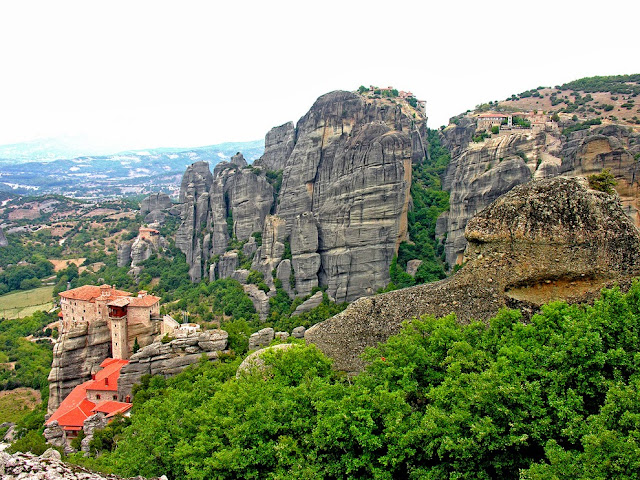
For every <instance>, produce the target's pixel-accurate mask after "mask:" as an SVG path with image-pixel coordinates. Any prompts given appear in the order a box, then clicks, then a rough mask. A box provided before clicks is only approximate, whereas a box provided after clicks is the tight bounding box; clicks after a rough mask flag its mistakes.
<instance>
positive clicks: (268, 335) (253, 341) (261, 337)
mask: <svg viewBox="0 0 640 480" xmlns="http://www.w3.org/2000/svg"><path fill="white" fill-rule="evenodd" d="M274 338H275V331H274V330H273V328H271V327H267V328H263V329H262V330H258V331H257V332H255V333H252V334H251V336H250V337H249V350H255V349H257V348H262V347H266V346H267V345H269V344H270V343H271V342H272V341H273V339H274Z"/></svg>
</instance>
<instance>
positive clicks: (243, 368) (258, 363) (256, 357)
mask: <svg viewBox="0 0 640 480" xmlns="http://www.w3.org/2000/svg"><path fill="white" fill-rule="evenodd" d="M296 347H297V346H296V345H295V344H293V343H280V344H278V345H272V346H271V347H267V348H262V349H260V350H257V351H255V352H253V353H251V354H249V355H247V358H245V359H244V360H243V361H242V363H241V364H240V365H239V366H238V369H237V370H236V378H240V377H241V376H242V375H250V374H251V373H253V372H256V371H264V369H265V364H264V358H263V355H264V354H265V353H267V352H277V351H282V350H288V349H290V348H296Z"/></svg>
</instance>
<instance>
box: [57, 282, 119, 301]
mask: <svg viewBox="0 0 640 480" xmlns="http://www.w3.org/2000/svg"><path fill="white" fill-rule="evenodd" d="M101 294H102V288H101V287H98V286H96V285H83V286H82V287H78V288H72V289H71V290H66V291H64V292H60V296H61V297H62V298H68V299H69V300H83V301H85V302H93V301H95V299H96V297H99V296H100V295H101ZM128 295H131V293H130V292H125V291H123V290H116V289H115V288H113V287H110V289H109V298H112V299H115V298H118V297H126V296H128Z"/></svg>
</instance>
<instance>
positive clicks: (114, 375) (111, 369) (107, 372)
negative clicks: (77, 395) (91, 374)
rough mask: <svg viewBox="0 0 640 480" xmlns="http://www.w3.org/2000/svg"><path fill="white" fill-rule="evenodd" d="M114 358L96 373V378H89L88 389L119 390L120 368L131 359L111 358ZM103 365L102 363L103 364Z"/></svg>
mask: <svg viewBox="0 0 640 480" xmlns="http://www.w3.org/2000/svg"><path fill="white" fill-rule="evenodd" d="M110 360H113V361H111V362H108V363H106V364H105V362H102V364H103V365H104V367H103V368H102V370H100V371H99V372H97V373H96V378H95V380H89V381H88V382H85V383H84V384H83V385H86V387H85V388H86V389H87V390H106V391H109V392H116V391H117V390H118V377H120V369H122V367H124V366H125V365H126V364H127V363H129V360H120V359H110ZM101 366H102V365H101Z"/></svg>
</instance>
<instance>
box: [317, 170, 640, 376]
mask: <svg viewBox="0 0 640 480" xmlns="http://www.w3.org/2000/svg"><path fill="white" fill-rule="evenodd" d="M466 238H467V241H468V242H469V243H468V246H467V249H466V251H465V259H466V262H467V263H466V265H465V267H464V268H462V269H461V270H460V271H459V272H458V273H456V274H455V275H454V276H453V277H450V278H448V279H445V280H442V281H440V282H436V283H432V284H426V285H419V286H416V287H411V288H406V289H403V290H397V291H394V292H389V293H386V294H383V295H378V296H375V297H368V298H362V299H359V300H357V301H356V302H354V303H352V304H351V305H350V306H349V307H348V308H347V309H346V310H344V311H343V312H341V313H340V314H338V315H336V316H335V317H333V318H331V319H329V320H326V321H324V322H322V323H320V324H317V325H315V326H314V327H312V328H310V329H309V330H307V332H306V334H305V338H306V339H307V341H308V342H311V343H315V344H317V345H318V347H320V349H321V350H322V351H323V352H325V353H326V354H327V355H329V356H331V357H332V358H334V360H335V366H336V367H337V368H339V369H342V370H346V371H349V372H355V371H358V370H360V369H361V368H362V367H363V365H364V364H363V361H362V360H361V359H360V358H359V355H360V354H361V353H362V352H363V351H364V348H365V347H367V346H373V345H376V344H378V343H379V342H383V341H386V340H387V339H388V338H389V336H391V335H393V334H395V333H397V332H398V331H399V329H400V326H401V323H402V321H404V320H406V319H411V318H414V317H418V316H421V315H424V314H430V315H435V316H437V317H441V316H445V315H448V314H450V313H455V314H456V316H457V318H458V320H459V321H461V322H469V321H471V320H472V319H476V320H485V321H486V320H488V319H489V318H491V317H492V316H494V315H495V314H496V313H497V312H498V310H499V309H500V308H502V307H504V306H509V307H514V308H519V309H521V310H522V311H523V313H524V315H525V317H526V316H530V315H531V314H533V313H534V312H535V311H537V309H538V308H539V306H540V305H541V304H542V303H545V302H548V301H551V300H557V299H562V300H566V301H568V302H583V301H591V300H593V299H594V298H595V297H596V296H597V295H599V292H600V290H601V288H603V287H608V286H612V285H614V284H620V285H622V286H623V287H625V286H628V285H629V284H630V282H631V280H632V279H633V278H634V276H637V275H638V273H640V234H639V232H638V230H637V228H636V227H635V226H634V225H633V222H631V220H630V219H629V217H628V216H627V215H626V214H625V212H624V211H623V209H622V208H621V205H620V200H619V198H618V196H616V195H609V194H606V193H602V192H597V191H594V190H590V189H589V188H588V186H587V182H586V181H585V180H583V179H576V178H566V177H557V178H554V179H545V180H539V181H534V182H529V183H526V184H524V185H520V186H517V187H515V188H514V189H513V190H511V191H510V192H509V193H507V194H506V195H504V196H502V197H501V198H499V199H498V200H497V201H495V202H494V203H493V204H492V205H490V206H489V207H487V208H486V209H484V210H482V211H481V212H479V213H478V214H477V215H476V216H475V217H474V218H473V219H472V220H471V221H470V222H469V224H468V225H467V228H466Z"/></svg>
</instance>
